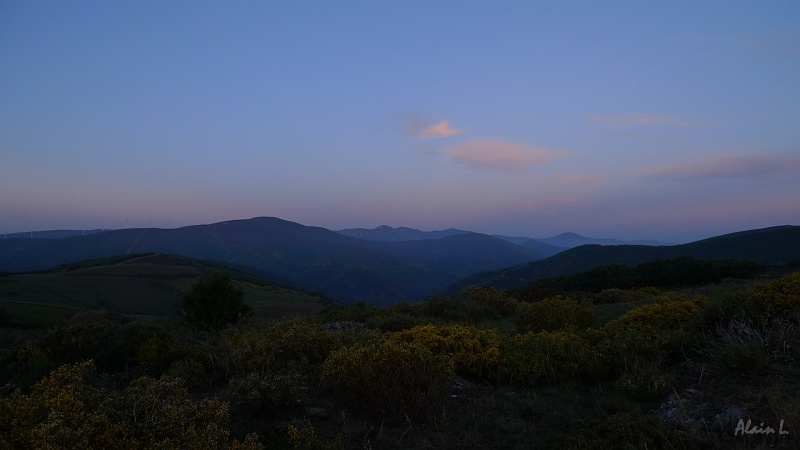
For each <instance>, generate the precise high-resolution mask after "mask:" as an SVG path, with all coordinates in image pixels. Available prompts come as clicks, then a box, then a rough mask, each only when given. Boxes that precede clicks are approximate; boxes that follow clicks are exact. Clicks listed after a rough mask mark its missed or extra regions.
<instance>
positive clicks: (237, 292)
mask: <svg viewBox="0 0 800 450" xmlns="http://www.w3.org/2000/svg"><path fill="white" fill-rule="evenodd" d="M243 299H244V291H243V290H242V288H241V287H240V286H237V285H236V284H234V282H233V280H231V275H230V273H228V272H226V271H216V272H211V273H208V274H205V275H203V276H201V277H200V278H199V279H198V280H197V282H196V283H195V284H194V285H192V287H191V288H190V289H189V290H188V291H187V292H185V293H184V294H183V311H184V314H185V315H186V320H187V321H188V322H189V323H193V324H197V325H202V326H207V327H209V328H211V329H213V330H215V331H219V330H222V329H223V328H225V327H227V326H228V325H232V324H235V323H237V322H238V321H239V320H240V319H242V318H243V317H248V316H251V315H252V314H253V309H252V308H250V306H248V305H246V304H245V303H244V300H243Z"/></svg>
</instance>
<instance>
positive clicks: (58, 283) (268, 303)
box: [0, 255, 323, 326]
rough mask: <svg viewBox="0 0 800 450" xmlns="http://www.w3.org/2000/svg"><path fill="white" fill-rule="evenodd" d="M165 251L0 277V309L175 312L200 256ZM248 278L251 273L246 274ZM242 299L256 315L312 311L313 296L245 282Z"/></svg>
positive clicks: (19, 313)
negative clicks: (195, 259)
mask: <svg viewBox="0 0 800 450" xmlns="http://www.w3.org/2000/svg"><path fill="white" fill-rule="evenodd" d="M184 259H185V258H183V259H181V258H170V257H167V255H154V256H144V257H138V258H136V259H133V260H128V259H123V260H122V261H121V262H120V261H118V260H117V259H112V260H111V261H110V262H112V263H113V264H110V265H94V264H106V263H108V262H109V261H107V260H105V259H104V260H99V261H98V262H95V263H92V264H90V263H84V264H75V265H74V266H70V267H68V268H62V269H61V270H57V271H49V272H46V273H36V274H25V275H10V276H7V277H3V278H0V280H2V281H0V309H2V310H3V311H5V314H6V315H7V319H6V320H7V321H11V322H12V323H17V324H20V325H24V326H36V325H42V324H46V323H49V322H52V321H53V320H55V319H57V318H60V317H64V316H67V315H69V314H71V313H74V312H75V311H81V310H87V309H88V310H107V311H111V312H115V313H119V314H123V315H127V316H129V317H151V318H164V317H176V318H177V317H180V300H181V292H182V291H184V290H186V289H188V288H189V287H190V286H191V285H192V284H193V283H194V282H195V280H196V279H197V278H198V277H199V276H200V274H201V273H202V271H201V270H200V268H199V267H198V266H201V264H199V262H194V263H193V262H192V261H191V260H188V262H186V261H184ZM248 279H251V278H249V277H248ZM244 288H245V289H244V290H245V299H244V300H245V302H246V303H248V304H250V305H251V306H252V307H253V309H254V312H255V317H256V318H257V319H258V320H278V319H281V318H284V317H287V318H288V317H297V316H303V315H309V314H313V313H316V312H317V311H319V310H320V309H322V306H323V305H322V304H321V302H320V301H319V299H318V298H316V297H313V296H311V295H308V294H305V293H303V292H299V291H293V290H290V289H286V288H282V287H276V286H269V285H257V284H253V283H251V282H244Z"/></svg>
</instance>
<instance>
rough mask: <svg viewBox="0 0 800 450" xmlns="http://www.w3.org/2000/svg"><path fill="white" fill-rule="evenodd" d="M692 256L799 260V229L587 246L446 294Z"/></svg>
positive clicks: (476, 278)
mask: <svg viewBox="0 0 800 450" xmlns="http://www.w3.org/2000/svg"><path fill="white" fill-rule="evenodd" d="M680 256H691V257H694V258H697V259H704V260H717V259H739V258H740V259H752V260H754V261H757V262H760V263H762V264H781V263H789V262H793V261H798V260H800V227H796V226H782V227H771V228H764V229H759V230H750V231H745V232H739V233H732V234H727V235H722V236H717V237H714V238H710V239H704V240H701V241H696V242H692V243H689V244H683V245H673V246H662V247H654V246H645V245H614V246H600V245H583V246H580V247H575V248H573V249H570V250H567V251H565V252H562V253H559V254H557V255H554V256H551V257H550V258H546V259H543V260H541V261H534V262H531V263H528V264H524V265H520V266H516V267H508V268H505V269H502V270H496V271H491V272H484V273H477V274H473V275H471V276H469V277H467V278H465V279H464V280H462V281H460V282H458V283H457V284H455V285H453V286H451V287H449V288H447V289H446V290H445V291H443V293H445V294H453V293H456V292H458V291H460V290H461V288H463V287H465V286H469V285H483V286H493V287H496V288H499V289H512V288H518V287H521V286H524V285H525V284H527V283H530V282H532V281H536V280H539V279H541V278H549V277H557V276H561V275H572V274H575V273H578V272H582V271H584V270H588V269H591V268H594V267H598V266H605V265H609V264H625V265H627V266H635V265H637V264H641V263H644V262H648V261H655V260H657V259H666V258H676V257H680Z"/></svg>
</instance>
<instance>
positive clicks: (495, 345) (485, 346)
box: [385, 325, 503, 380]
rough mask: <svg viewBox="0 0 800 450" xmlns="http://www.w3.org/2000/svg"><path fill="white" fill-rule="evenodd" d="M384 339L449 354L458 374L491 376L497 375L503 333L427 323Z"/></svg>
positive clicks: (435, 352) (486, 377)
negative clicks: (418, 345)
mask: <svg viewBox="0 0 800 450" xmlns="http://www.w3.org/2000/svg"><path fill="white" fill-rule="evenodd" d="M385 342H388V343H399V342H405V343H412V344H420V345H421V346H423V347H425V348H426V349H428V350H429V351H431V352H433V353H434V354H436V355H443V356H447V357H448V358H450V359H451V360H452V361H453V364H454V367H455V371H456V372H457V373H459V374H460V375H463V376H478V377H482V378H484V379H489V380H491V379H495V378H496V377H497V367H498V363H499V360H500V353H501V347H502V345H503V337H502V336H501V335H500V333H498V332H497V330H477V329H475V328H473V327H466V326H462V325H446V326H441V327H436V326H434V325H426V326H423V327H416V328H412V329H410V330H406V331H402V332H399V333H395V334H392V335H389V336H388V337H386V338H385Z"/></svg>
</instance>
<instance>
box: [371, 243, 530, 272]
mask: <svg viewBox="0 0 800 450" xmlns="http://www.w3.org/2000/svg"><path fill="white" fill-rule="evenodd" d="M381 248H382V249H384V250H385V251H386V252H387V253H390V254H392V255H394V256H397V257H399V258H402V259H405V260H408V261H411V262H413V263H414V264H418V265H420V266H422V267H428V268H430V269H433V270H438V271H442V272H448V273H456V274H459V275H462V276H467V275H469V274H472V273H475V272H480V271H483V270H486V269H485V267H493V268H497V267H507V266H508V265H509V264H507V263H508V262H510V261H517V263H522V262H528V261H533V260H536V259H540V257H539V256H537V255H536V254H535V253H534V252H531V251H529V250H526V249H524V248H522V247H520V246H518V245H514V244H512V243H511V242H507V241H504V240H502V239H499V238H496V237H494V236H487V235H485V234H479V233H466V234H458V235H454V236H449V237H445V238H441V239H433V240H431V239H426V240H414V241H405V242H393V243H388V245H386V244H382V245H381ZM512 264H514V263H512Z"/></svg>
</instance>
